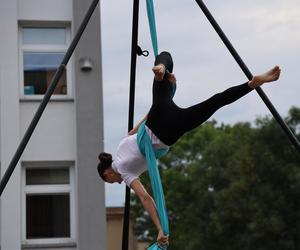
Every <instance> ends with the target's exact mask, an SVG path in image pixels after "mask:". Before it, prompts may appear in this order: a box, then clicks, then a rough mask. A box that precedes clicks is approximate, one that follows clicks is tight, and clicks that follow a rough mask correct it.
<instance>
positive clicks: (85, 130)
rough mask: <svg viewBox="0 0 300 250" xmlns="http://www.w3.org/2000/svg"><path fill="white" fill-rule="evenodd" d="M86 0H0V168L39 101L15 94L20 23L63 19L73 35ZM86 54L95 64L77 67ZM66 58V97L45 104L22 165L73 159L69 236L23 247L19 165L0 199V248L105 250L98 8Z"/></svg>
mask: <svg viewBox="0 0 300 250" xmlns="http://www.w3.org/2000/svg"><path fill="white" fill-rule="evenodd" d="M89 4H90V1H85V0H74V1H73V0H43V1H40V0H2V1H1V7H0V32H1V34H2V36H1V38H0V166H1V175H3V173H4V172H5V170H6V167H7V166H8V165H9V162H10V160H11V158H12V156H13V154H14V153H15V150H16V148H17V146H18V144H19V142H20V139H21V138H22V137H23V134H24V133H25V130H26V129H27V127H28V124H29V122H30V121H31V119H32V117H33V115H34V113H35V111H36V109H37V107H38V105H39V102H40V100H26V101H25V100H22V99H21V98H20V93H21V91H20V89H21V85H20V79H19V76H20V74H19V72H20V70H21V69H20V65H19V37H18V28H19V24H20V23H26V24H28V23H36V24H38V23H44V22H53V21H55V22H62V23H67V24H70V25H71V30H72V35H71V37H73V35H74V32H75V31H76V30H77V27H78V26H79V24H80V23H81V20H82V18H83V15H84V14H85V12H86V11H87V9H88V7H89ZM83 57H90V58H91V59H92V61H93V64H94V69H93V70H92V71H91V72H89V73H86V72H82V71H80V69H79V65H78V62H79V60H80V59H81V58H83ZM70 63H71V64H72V66H73V71H72V77H71V78H72V83H71V85H72V88H71V91H72V92H71V95H70V96H69V98H68V99H65V100H52V101H50V103H49V104H48V106H47V108H46V110H45V112H44V114H43V116H42V118H41V120H40V122H39V124H38V125H37V127H36V130H35V132H34V134H33V136H32V138H31V140H30V141H29V143H28V145H27V148H26V150H25V151H24V154H23V155H22V157H21V162H26V163H28V162H37V161H40V162H47V161H49V162H51V161H61V162H74V163H75V166H74V167H75V187H76V190H75V193H76V194H75V195H76V198H75V202H76V204H75V211H76V216H75V220H76V221H75V231H76V233H75V239H73V242H69V243H64V244H48V245H45V244H40V245H37V244H35V245H33V244H31V245H29V244H24V242H22V211H21V208H22V207H21V197H22V192H21V191H22V188H21V177H22V175H21V173H22V172H21V164H18V165H17V167H16V169H15V171H14V173H13V175H12V177H11V179H10V181H9V183H8V185H7V187H6V188H5V190H4V192H3V195H2V197H1V209H0V212H1V217H0V245H1V250H19V249H36V250H38V249H44V250H45V249H55V248H58V249H60V250H64V249H68V250H70V249H74V250H75V249H78V250H85V249H89V250H93V249H97V250H102V249H103V250H104V249H106V240H105V239H106V230H105V228H106V227H105V200H104V185H103V183H102V182H100V181H99V179H98V177H97V174H96V164H97V155H98V153H99V152H100V151H102V150H103V117H102V116H103V111H102V75H101V74H102V69H101V41H100V10H99V6H98V8H97V9H96V11H95V13H94V15H93V18H92V20H91V23H90V24H89V26H88V29H87V31H86V33H85V34H84V37H83V40H82V41H81V42H80V44H79V46H78V49H77V51H76V54H75V55H74V56H73V57H72V60H71V61H70Z"/></svg>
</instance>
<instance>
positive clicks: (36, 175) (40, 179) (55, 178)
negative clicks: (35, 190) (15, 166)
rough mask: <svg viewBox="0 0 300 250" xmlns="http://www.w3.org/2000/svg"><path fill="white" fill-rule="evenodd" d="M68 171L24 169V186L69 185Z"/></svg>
mask: <svg viewBox="0 0 300 250" xmlns="http://www.w3.org/2000/svg"><path fill="white" fill-rule="evenodd" d="M69 183H70V178H69V169H68V168H63V169H26V185H48V184H69Z"/></svg>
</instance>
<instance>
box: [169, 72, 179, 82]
mask: <svg viewBox="0 0 300 250" xmlns="http://www.w3.org/2000/svg"><path fill="white" fill-rule="evenodd" d="M168 81H169V82H170V83H172V84H176V81H177V80H176V76H175V75H174V74H172V73H170V74H169V75H168Z"/></svg>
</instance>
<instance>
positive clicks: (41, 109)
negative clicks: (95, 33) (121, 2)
mask: <svg viewBox="0 0 300 250" xmlns="http://www.w3.org/2000/svg"><path fill="white" fill-rule="evenodd" d="M98 2H99V0H94V1H93V2H92V4H91V6H90V8H89V9H88V11H87V13H86V15H85V17H84V19H83V21H82V23H81V25H80V27H79V29H78V31H77V33H76V35H75V37H74V38H73V40H72V42H71V44H70V46H69V48H68V50H67V52H66V54H65V56H64V58H63V59H62V61H61V64H60V66H59V67H58V69H57V70H56V72H55V75H54V76H53V78H52V80H51V84H50V86H49V88H48V89H47V91H46V93H45V95H44V98H43V100H42V102H41V104H40V106H39V107H38V109H37V111H36V113H35V115H34V117H33V119H32V121H31V123H30V124H29V127H28V128H27V130H26V132H25V134H24V136H23V139H22V140H21V142H20V144H19V146H18V148H17V150H16V152H15V154H14V156H13V158H12V160H11V162H10V164H9V166H8V167H7V169H6V172H5V174H4V176H3V178H2V180H1V183H0V195H2V192H3V190H4V188H5V187H6V185H7V183H8V181H9V179H10V177H11V175H12V173H13V172H14V170H15V168H16V165H17V163H18V161H19V159H20V157H21V155H22V153H23V151H24V149H25V148H26V145H27V143H28V141H29V140H30V138H31V136H32V133H33V131H34V129H35V127H36V125H37V124H38V122H39V120H40V118H41V116H42V114H43V112H44V110H45V108H46V106H47V104H48V102H49V100H50V97H51V96H52V94H53V92H54V90H55V88H56V86H57V83H58V81H59V79H60V77H61V76H62V74H63V73H64V71H65V68H66V65H67V63H68V62H69V60H70V57H71V56H72V54H73V52H74V50H75V48H76V46H77V44H78V42H79V40H80V38H81V36H82V33H83V32H84V30H85V28H86V26H87V24H88V22H89V20H90V18H91V16H92V14H93V12H94V10H95V8H96V6H97V4H98Z"/></svg>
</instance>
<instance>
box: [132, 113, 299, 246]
mask: <svg viewBox="0 0 300 250" xmlns="http://www.w3.org/2000/svg"><path fill="white" fill-rule="evenodd" d="M286 121H287V123H288V124H289V126H290V127H291V129H292V130H293V131H294V132H295V133H296V135H297V137H298V138H300V129H299V128H300V109H299V108H291V109H290V111H289V115H288V117H287V118H286ZM160 166H161V169H163V170H161V177H162V181H163V186H164V191H165V197H166V203H167V208H168V213H169V218H170V232H171V233H170V244H171V245H170V249H173V250H202V249H203V250H220V249H222V250H235V249H238V250H240V249H243V250H269V249H270V250H274V249H276V250H281V249H282V250H283V249H284V250H287V249H293V250H294V249H295V250H298V249H300V154H299V152H298V151H297V150H295V148H293V146H291V144H290V142H289V141H288V139H287V138H286V136H285V135H284V134H283V132H282V131H281V129H280V128H279V126H278V124H277V123H276V122H275V121H274V120H273V119H271V118H269V117H264V118H260V119H257V120H256V124H255V126H251V125H250V123H237V124H235V125H232V126H230V125H217V123H216V122H207V123H206V124H204V125H202V126H201V127H199V128H197V129H195V130H193V131H192V132H190V133H188V134H186V135H185V136H184V137H182V139H181V140H180V141H178V142H177V143H176V145H174V146H173V147H172V148H171V150H170V152H169V154H168V155H167V156H166V157H164V158H163V159H161V161H160ZM142 182H143V183H145V186H146V188H147V190H151V188H150V186H149V181H148V176H147V173H146V174H145V175H144V176H143V177H142ZM133 204H134V206H133V207H134V209H133V210H134V213H135V215H136V218H137V224H136V225H137V226H136V232H137V234H138V235H139V236H140V237H141V238H144V239H145V238H147V239H152V240H155V237H156V233H157V232H156V230H155V228H154V227H153V223H152V222H151V220H150V219H149V217H148V216H147V214H146V213H145V212H144V209H143V208H142V207H141V204H140V202H139V201H137V199H136V197H134V198H133Z"/></svg>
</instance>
